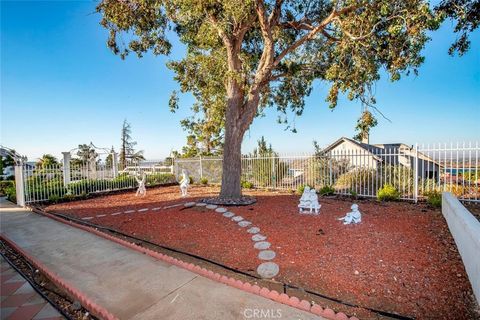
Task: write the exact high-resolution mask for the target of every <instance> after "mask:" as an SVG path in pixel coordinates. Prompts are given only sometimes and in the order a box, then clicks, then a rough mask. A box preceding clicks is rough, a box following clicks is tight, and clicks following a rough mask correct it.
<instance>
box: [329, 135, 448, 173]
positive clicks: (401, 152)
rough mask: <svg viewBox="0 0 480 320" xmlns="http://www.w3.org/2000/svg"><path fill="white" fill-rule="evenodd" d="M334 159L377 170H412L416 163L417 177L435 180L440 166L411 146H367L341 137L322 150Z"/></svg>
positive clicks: (399, 144) (367, 144)
mask: <svg viewBox="0 0 480 320" xmlns="http://www.w3.org/2000/svg"><path fill="white" fill-rule="evenodd" d="M322 151H323V152H324V153H325V154H328V155H330V156H332V157H334V158H335V159H344V160H346V161H349V165H350V166H352V167H358V168H360V167H362V168H365V167H366V168H371V169H377V168H378V167H379V166H380V165H385V164H387V165H392V166H398V165H400V166H403V167H406V168H411V169H414V167H415V159H417V161H418V167H417V169H418V176H419V177H421V178H424V179H427V178H428V179H435V180H437V179H438V178H439V176H440V170H441V166H440V164H439V163H438V162H437V161H435V160H433V159H432V158H430V157H428V156H427V155H426V154H424V153H421V152H417V153H416V152H415V148H413V146H409V145H407V144H404V143H388V144H369V143H365V142H358V141H355V140H352V139H349V138H345V137H342V138H340V139H338V140H337V141H335V142H334V143H332V144H331V145H329V146H328V147H326V148H325V149H323V150H322Z"/></svg>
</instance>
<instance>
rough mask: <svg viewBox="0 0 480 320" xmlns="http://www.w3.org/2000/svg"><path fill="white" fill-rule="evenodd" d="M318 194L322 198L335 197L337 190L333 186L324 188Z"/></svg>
mask: <svg viewBox="0 0 480 320" xmlns="http://www.w3.org/2000/svg"><path fill="white" fill-rule="evenodd" d="M318 193H319V194H320V195H321V196H330V195H333V194H334V193H335V189H334V188H333V187H332V186H328V185H327V186H323V187H322V188H321V189H320V190H319V191H318Z"/></svg>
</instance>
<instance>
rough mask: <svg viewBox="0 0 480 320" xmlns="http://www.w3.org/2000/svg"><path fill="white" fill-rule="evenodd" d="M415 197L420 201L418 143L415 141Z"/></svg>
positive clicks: (416, 200)
mask: <svg viewBox="0 0 480 320" xmlns="http://www.w3.org/2000/svg"><path fill="white" fill-rule="evenodd" d="M413 179H414V180H413V183H414V185H413V199H414V200H415V203H417V202H418V143H415V166H414V167H413Z"/></svg>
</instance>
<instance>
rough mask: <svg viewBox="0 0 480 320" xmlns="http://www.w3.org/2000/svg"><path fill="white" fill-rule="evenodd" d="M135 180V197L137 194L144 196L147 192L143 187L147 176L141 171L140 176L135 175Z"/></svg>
mask: <svg viewBox="0 0 480 320" xmlns="http://www.w3.org/2000/svg"><path fill="white" fill-rule="evenodd" d="M135 180H137V183H138V189H137V193H136V194H135V196H136V197H138V196H139V195H140V196H142V197H144V196H145V195H146V194H147V189H146V188H145V181H146V180H147V176H146V175H145V173H142V178H141V179H140V178H139V175H135Z"/></svg>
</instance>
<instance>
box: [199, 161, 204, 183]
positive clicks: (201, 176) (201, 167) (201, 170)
mask: <svg viewBox="0 0 480 320" xmlns="http://www.w3.org/2000/svg"><path fill="white" fill-rule="evenodd" d="M199 161H200V179H203V165H202V156H201V155H200V159H199Z"/></svg>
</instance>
